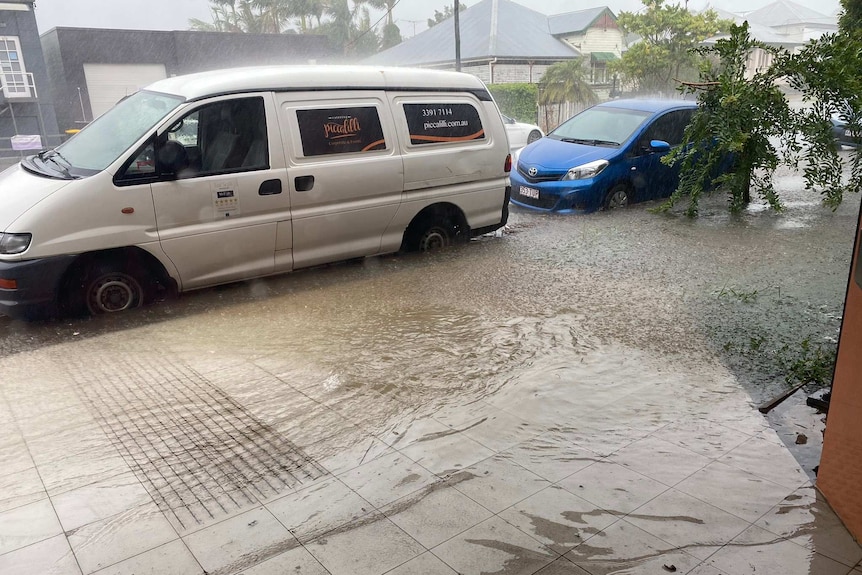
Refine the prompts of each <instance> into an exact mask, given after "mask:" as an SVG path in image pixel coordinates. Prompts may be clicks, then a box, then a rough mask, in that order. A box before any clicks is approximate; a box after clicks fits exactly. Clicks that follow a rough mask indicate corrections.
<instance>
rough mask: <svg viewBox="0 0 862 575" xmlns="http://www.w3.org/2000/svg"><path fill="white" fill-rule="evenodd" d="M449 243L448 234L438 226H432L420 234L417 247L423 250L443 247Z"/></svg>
mask: <svg viewBox="0 0 862 575" xmlns="http://www.w3.org/2000/svg"><path fill="white" fill-rule="evenodd" d="M448 245H449V234H448V233H446V230H444V229H443V228H440V227H437V226H435V227H433V228H431V229H430V230H428V231H427V232H425V234H424V235H423V236H422V239H421V241H420V242H419V249H420V250H422V251H423V252H427V251H431V250H437V249H440V248H445V247H446V246H448Z"/></svg>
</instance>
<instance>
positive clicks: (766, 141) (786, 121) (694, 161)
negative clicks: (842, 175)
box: [662, 22, 798, 216]
mask: <svg viewBox="0 0 862 575" xmlns="http://www.w3.org/2000/svg"><path fill="white" fill-rule="evenodd" d="M755 48H760V49H762V50H765V51H767V52H770V53H772V54H773V55H774V56H775V57H777V58H780V57H781V55H782V51H781V50H779V49H777V48H772V47H770V46H766V45H764V44H762V43H760V42H757V41H755V40H752V39H751V37H750V36H749V34H748V23H747V22H746V23H744V24H742V25H741V26H737V25H732V26H731V33H730V37H729V38H726V39H721V40H718V41H717V42H716V44H715V47H705V48H700V49H698V52H699V53H700V54H702V55H712V56H714V57H715V59H712V60H710V61H709V63H708V64H707V65H706V67H705V69H704V70H703V72H702V74H701V81H700V82H697V83H688V84H684V85H683V86H682V91H683V92H688V93H696V92H700V96H699V103H700V107H699V109H698V111H697V112H696V113H695V115H694V118H693V119H692V121H691V123H690V124H689V126H688V127H687V128H686V131H685V135H684V137H683V141H682V144H681V145H680V146H679V147H678V148H676V149H674V150H673V151H672V152H671V153H670V154H668V156H667V157H666V158H665V159H663V161H664V162H666V163H675V162H680V163H681V170H680V182H679V187H678V188H677V189H676V191H675V192H674V193H673V195H671V197H670V198H669V199H668V201H667V202H666V203H665V204H664V205H663V206H662V209H665V210H666V209H669V208H670V207H671V206H673V205H674V203H676V202H677V201H678V200H679V199H680V198H681V197H682V196H688V197H689V207H688V212H687V213H688V215H690V216H696V215H697V210H698V200H699V198H700V195H701V193H702V192H703V191H704V189H708V188H711V187H713V186H716V187H724V188H726V189H727V190H728V193H729V201H730V208H731V210H732V211H738V210H740V209H742V208H744V207H745V206H746V205H748V203H749V202H750V201H751V188H752V186H753V187H754V190H755V192H756V193H757V194H759V195H760V196H761V197H763V198H764V199H765V200H766V201H767V203H769V205H771V206H772V207H773V208H775V209H780V207H781V206H780V204H779V201H778V196H777V194H776V193H775V190H774V188H773V186H772V178H771V176H772V174H773V173H774V172H775V169H776V168H777V167H778V165H779V163H780V162H781V161H782V160H789V158H790V156H789V154H790V153H791V152H792V151H794V150H795V149H796V148H797V147H798V145H797V144H796V143H795V140H794V139H793V138H790V139H785V138H783V137H782V136H784V135H785V131H786V130H787V128H788V126H789V125H790V123H791V121H792V114H791V111H790V106H789V104H788V102H787V100H786V98H785V97H784V94H783V93H782V92H781V90H780V89H779V88H778V86H777V85H776V79H777V78H776V72H775V70H776V68H774V67H772V68H769V69H767V70H766V71H764V72H758V73H756V74H755V75H754V77H753V78H751V79H746V76H745V74H746V63H747V61H748V56H749V54H750V53H751V52H752V51H753V50H754V49H755ZM782 142H784V143H787V146H784V147H778V146H779V144H780V143H782ZM730 158H733V162H732V164H731V165H730V166H728V162H729V161H730ZM726 168H729V169H726Z"/></svg>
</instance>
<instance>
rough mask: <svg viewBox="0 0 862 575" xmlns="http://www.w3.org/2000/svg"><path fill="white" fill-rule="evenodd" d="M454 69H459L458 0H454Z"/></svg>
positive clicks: (459, 11) (458, 70)
mask: <svg viewBox="0 0 862 575" xmlns="http://www.w3.org/2000/svg"><path fill="white" fill-rule="evenodd" d="M454 12H455V71H456V72H460V71H461V21H460V20H461V19H460V16H459V14H460V13H461V6H459V5H458V0H455V9H454Z"/></svg>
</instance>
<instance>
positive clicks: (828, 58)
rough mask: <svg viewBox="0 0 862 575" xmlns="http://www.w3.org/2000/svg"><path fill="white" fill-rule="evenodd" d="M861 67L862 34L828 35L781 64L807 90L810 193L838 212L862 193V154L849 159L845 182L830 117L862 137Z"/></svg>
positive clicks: (804, 126)
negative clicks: (849, 194) (851, 193)
mask: <svg viewBox="0 0 862 575" xmlns="http://www.w3.org/2000/svg"><path fill="white" fill-rule="evenodd" d="M845 15H846V13H845ZM843 21H844V22H847V21H848V20H843ZM860 66H862V32H860V30H858V29H853V30H850V31H842V32H841V33H839V34H826V35H824V36H822V37H821V38H819V39H818V40H815V41H812V42H809V43H808V44H806V45H805V46H804V47H803V48H802V49H801V50H799V51H798V52H797V53H795V54H793V56H791V57H789V58H787V59H786V61H784V62H782V63H781V73H783V74H784V75H786V76H787V78H788V80H789V82H790V85H791V86H792V87H793V88H796V89H797V90H801V91H803V93H804V95H805V101H806V103H807V106H805V107H804V108H802V109H801V110H799V111H798V112H797V113H796V117H795V122H796V125H797V126H798V130H799V132H800V133H801V134H802V137H803V138H804V139H805V141H806V143H807V146H806V147H804V148H803V151H802V157H801V159H802V161H804V164H805V166H804V176H805V185H806V188H808V189H815V190H816V189H819V190H820V192H821V194H822V195H823V202H824V204H826V205H827V206H830V207H832V208H833V209H835V208H837V207H838V205H839V204H840V203H841V201H842V199H843V197H844V193H845V192H848V191H858V190H859V189H860V186H862V161H860V153H859V149H858V148H857V150H856V152H855V153H854V154H853V155H852V157H851V159H850V166H851V171H850V178H849V180H848V181H846V182H845V181H844V178H843V177H842V171H843V170H842V168H843V161H842V159H841V157H840V156H839V155H838V152H837V148H836V146H835V142H834V140H833V138H832V133H831V124H830V121H829V118H830V117H831V116H833V115H835V116H839V117H840V118H841V119H842V120H844V121H845V122H847V123H848V127H849V129H850V130H853V131H855V132H857V133H862V78H861V77H860V75H859V70H860Z"/></svg>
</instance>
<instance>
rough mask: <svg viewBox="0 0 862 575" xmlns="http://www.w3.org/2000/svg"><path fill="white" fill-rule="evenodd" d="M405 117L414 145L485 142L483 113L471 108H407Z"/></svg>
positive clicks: (421, 105)
mask: <svg viewBox="0 0 862 575" xmlns="http://www.w3.org/2000/svg"><path fill="white" fill-rule="evenodd" d="M404 115H405V116H406V117H407V128H408V129H409V130H410V143H411V144H413V145H420V144H437V143H440V142H464V141H470V140H481V139H484V138H485V130H484V129H483V128H482V121H481V120H480V119H479V112H478V110H476V108H474V107H473V106H472V105H470V104H404Z"/></svg>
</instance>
